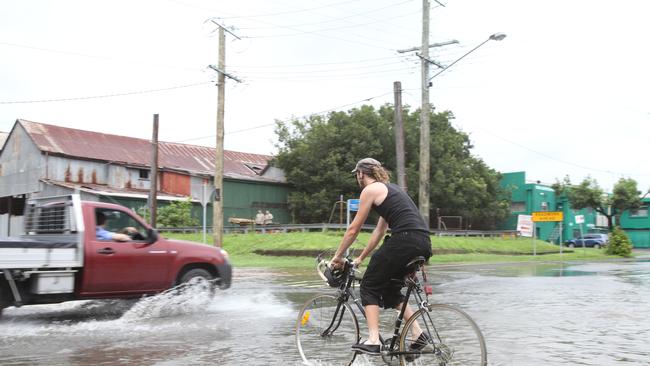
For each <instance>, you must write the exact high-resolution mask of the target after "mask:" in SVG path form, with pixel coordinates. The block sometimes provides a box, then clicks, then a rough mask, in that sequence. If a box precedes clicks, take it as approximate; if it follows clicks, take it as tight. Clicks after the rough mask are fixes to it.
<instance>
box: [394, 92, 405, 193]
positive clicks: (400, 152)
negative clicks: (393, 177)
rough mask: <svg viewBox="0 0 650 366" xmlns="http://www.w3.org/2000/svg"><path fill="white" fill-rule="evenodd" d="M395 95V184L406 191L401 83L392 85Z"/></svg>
mask: <svg viewBox="0 0 650 366" xmlns="http://www.w3.org/2000/svg"><path fill="white" fill-rule="evenodd" d="M393 91H394V93H395V157H396V160H397V184H398V185H399V186H400V187H402V189H403V190H404V191H406V189H407V187H406V171H405V168H404V121H403V119H402V116H403V113H402V83H400V82H399V81H396V82H394V83H393Z"/></svg>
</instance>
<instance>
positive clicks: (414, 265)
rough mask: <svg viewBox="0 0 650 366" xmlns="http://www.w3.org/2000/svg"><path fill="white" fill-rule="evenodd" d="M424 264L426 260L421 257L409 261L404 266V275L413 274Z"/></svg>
mask: <svg viewBox="0 0 650 366" xmlns="http://www.w3.org/2000/svg"><path fill="white" fill-rule="evenodd" d="M424 262H426V259H425V258H424V257H423V256H417V257H415V258H413V259H411V261H410V262H408V263H407V264H406V273H408V274H412V273H414V272H415V271H417V270H418V269H420V267H422V265H423V264H424Z"/></svg>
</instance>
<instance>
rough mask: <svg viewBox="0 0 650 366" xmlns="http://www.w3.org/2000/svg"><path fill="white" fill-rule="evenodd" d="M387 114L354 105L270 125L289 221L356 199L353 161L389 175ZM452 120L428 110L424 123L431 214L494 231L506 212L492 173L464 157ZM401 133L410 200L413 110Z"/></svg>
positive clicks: (415, 156) (462, 139)
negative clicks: (373, 164) (368, 162)
mask: <svg viewBox="0 0 650 366" xmlns="http://www.w3.org/2000/svg"><path fill="white" fill-rule="evenodd" d="M393 115H394V114H393V108H392V106H390V105H384V106H382V107H381V108H379V109H378V110H376V109H375V108H374V107H372V106H362V107H360V108H355V109H352V110H350V111H348V112H332V113H330V114H329V115H328V116H327V117H321V116H312V117H309V118H307V119H305V120H302V121H299V120H294V121H291V122H290V123H285V122H277V124H276V133H277V135H278V144H277V147H278V149H279V153H278V154H277V156H276V163H277V165H278V166H279V167H280V168H282V169H283V170H284V172H285V175H286V177H287V181H288V182H289V183H290V184H292V185H293V186H294V188H295V190H294V192H292V193H290V195H289V199H288V200H289V209H290V210H291V211H292V213H293V215H294V217H296V218H297V219H298V220H299V221H301V222H323V221H325V220H327V218H328V217H329V214H330V212H331V209H332V206H333V204H334V202H336V201H337V200H338V198H339V195H341V194H342V195H344V196H345V197H355V196H358V194H359V187H358V186H357V183H356V181H355V180H354V178H353V176H352V174H351V172H350V170H351V169H352V168H353V167H354V165H355V164H356V162H357V160H359V159H360V158H363V157H368V156H370V157H374V158H375V159H377V160H379V161H381V162H382V163H383V164H384V166H385V167H387V168H388V169H389V170H391V171H394V167H395V166H396V159H395V139H394V131H393ZM452 119H453V114H452V113H451V112H448V111H447V112H442V113H432V114H431V118H430V123H431V128H430V130H431V166H432V169H431V177H430V178H431V192H430V197H431V201H432V204H431V207H432V210H433V209H435V208H439V209H440V212H441V213H442V214H444V215H462V216H464V217H465V218H466V219H469V220H470V221H471V222H472V223H473V227H475V228H481V227H482V228H491V227H494V225H495V223H496V222H498V221H499V220H500V219H502V218H504V217H506V215H507V213H508V208H509V200H508V199H507V198H505V195H504V192H502V191H501V188H500V186H499V180H500V175H499V174H498V173H497V172H496V171H494V170H493V169H490V168H489V167H488V166H487V165H486V164H485V163H484V162H483V161H482V160H480V159H478V158H476V157H474V156H472V154H471V151H470V150H471V148H472V145H471V143H470V141H469V137H468V135H467V134H465V133H463V132H460V131H457V130H456V129H455V128H454V127H453V126H452V125H451V123H450V120H452ZM404 129H405V150H406V151H405V161H406V174H407V185H408V193H409V194H410V195H411V197H413V199H414V201H415V202H417V191H418V179H419V178H418V174H419V172H418V166H419V153H418V151H419V131H420V129H419V111H416V112H414V113H413V112H410V111H409V109H408V107H406V108H404ZM434 217H435V215H434Z"/></svg>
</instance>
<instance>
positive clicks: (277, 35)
mask: <svg viewBox="0 0 650 366" xmlns="http://www.w3.org/2000/svg"><path fill="white" fill-rule="evenodd" d="M415 13H416V12H410V13H407V14H402V15H398V16H394V17H391V18H387V19H379V20H373V21H372V22H368V23H352V24H350V25H341V26H337V27H331V28H320V29H314V30H312V31H310V32H329V31H338V30H342V29H349V28H358V27H365V26H368V25H371V24H376V23H385V21H386V20H392V19H397V18H404V17H407V16H409V15H413V14H415ZM341 19H343V18H338V19H336V18H335V19H333V20H331V21H330V22H334V21H338V20H341ZM350 23H351V22H350ZM304 25H309V24H302V25H300V24H299V25H291V27H299V26H304ZM280 27H281V28H286V27H287V26H280ZM262 28H265V29H269V28H271V29H273V28H276V27H257V28H255V27H253V28H248V29H262ZM241 29H246V28H241ZM303 33H304V32H302V31H301V32H298V33H286V34H274V35H268V36H266V35H264V36H263V35H253V36H248V38H279V37H292V36H298V35H301V34H303Z"/></svg>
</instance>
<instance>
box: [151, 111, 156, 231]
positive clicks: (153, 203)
mask: <svg viewBox="0 0 650 366" xmlns="http://www.w3.org/2000/svg"><path fill="white" fill-rule="evenodd" d="M149 175H150V177H149V182H150V183H151V187H150V188H149V225H151V227H153V228H155V227H156V218H157V215H156V214H157V211H158V114H154V115H153V135H152V136H151V171H150V172H149Z"/></svg>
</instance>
